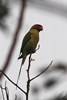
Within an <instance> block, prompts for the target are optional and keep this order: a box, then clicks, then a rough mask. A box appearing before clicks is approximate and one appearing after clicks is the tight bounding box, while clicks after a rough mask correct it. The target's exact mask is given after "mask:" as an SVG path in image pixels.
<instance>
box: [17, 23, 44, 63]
mask: <svg viewBox="0 0 67 100" xmlns="http://www.w3.org/2000/svg"><path fill="white" fill-rule="evenodd" d="M41 30H43V28H42V26H41V25H38V24H36V25H34V26H32V28H31V29H30V31H29V32H28V33H27V34H26V35H25V37H24V39H23V41H22V45H21V49H20V56H19V58H18V59H21V58H22V64H24V62H25V59H26V57H27V55H29V54H31V53H34V52H35V49H36V46H37V43H38V41H39V32H40V31H41Z"/></svg>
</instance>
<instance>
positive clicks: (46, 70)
mask: <svg viewBox="0 0 67 100" xmlns="http://www.w3.org/2000/svg"><path fill="white" fill-rule="evenodd" d="M52 63H53V61H51V63H50V64H49V65H48V67H47V68H46V69H45V70H43V71H42V72H41V73H40V74H38V75H36V76H35V77H33V78H31V79H30V81H33V80H34V79H36V78H37V77H39V76H40V75H42V74H43V73H44V72H45V71H47V69H48V68H49V67H50V66H51V64H52Z"/></svg>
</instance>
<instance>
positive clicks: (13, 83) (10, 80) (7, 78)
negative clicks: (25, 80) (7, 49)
mask: <svg viewBox="0 0 67 100" xmlns="http://www.w3.org/2000/svg"><path fill="white" fill-rule="evenodd" d="M0 72H1V73H2V74H3V75H4V76H5V77H6V78H7V79H8V80H9V81H10V82H11V83H12V84H13V85H15V86H16V87H17V88H18V89H19V90H21V91H22V92H23V93H24V94H26V92H25V91H24V90H23V89H21V88H20V87H19V86H18V85H17V84H16V83H14V82H13V81H12V80H11V79H10V78H9V77H8V76H7V75H6V74H5V73H4V72H3V71H2V70H0Z"/></svg>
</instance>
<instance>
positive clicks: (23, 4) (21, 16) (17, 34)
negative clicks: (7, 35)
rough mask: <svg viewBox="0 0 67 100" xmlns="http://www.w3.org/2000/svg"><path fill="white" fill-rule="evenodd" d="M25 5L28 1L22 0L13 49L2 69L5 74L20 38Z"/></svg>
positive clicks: (0, 75)
mask: <svg viewBox="0 0 67 100" xmlns="http://www.w3.org/2000/svg"><path fill="white" fill-rule="evenodd" d="M25 4H26V0H21V9H20V14H18V15H19V19H18V23H17V28H16V30H15V32H14V33H15V35H14V38H13V41H12V45H11V48H10V50H9V53H8V55H7V58H6V61H5V63H4V65H3V67H2V71H3V72H5V71H6V70H7V69H8V66H9V63H10V61H11V58H12V55H13V51H14V49H15V46H16V43H17V39H18V36H19V32H20V29H21V26H22V20H23V15H24V9H25ZM2 76H3V74H2V73H0V79H2Z"/></svg>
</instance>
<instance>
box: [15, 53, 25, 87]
mask: <svg viewBox="0 0 67 100" xmlns="http://www.w3.org/2000/svg"><path fill="white" fill-rule="evenodd" d="M25 59H26V55H24V57H23V58H22V62H21V66H20V70H19V74H18V78H17V85H18V81H19V78H20V74H21V70H22V66H23V64H24V62H25ZM16 88H17V87H16Z"/></svg>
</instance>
